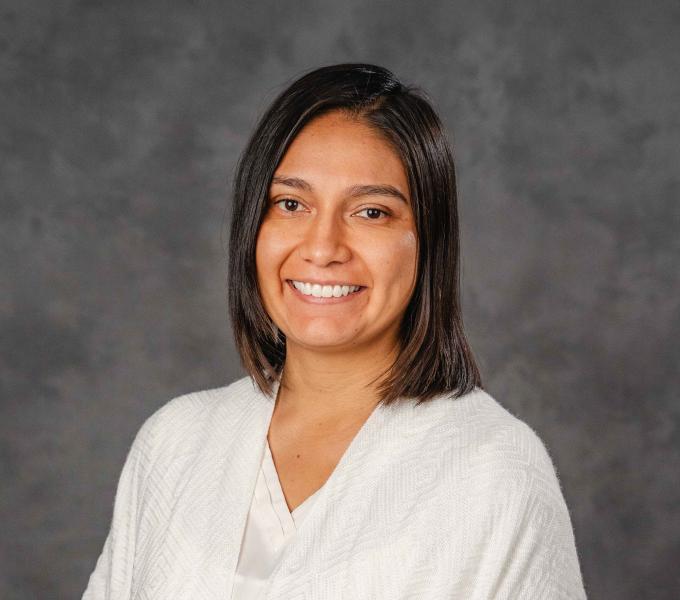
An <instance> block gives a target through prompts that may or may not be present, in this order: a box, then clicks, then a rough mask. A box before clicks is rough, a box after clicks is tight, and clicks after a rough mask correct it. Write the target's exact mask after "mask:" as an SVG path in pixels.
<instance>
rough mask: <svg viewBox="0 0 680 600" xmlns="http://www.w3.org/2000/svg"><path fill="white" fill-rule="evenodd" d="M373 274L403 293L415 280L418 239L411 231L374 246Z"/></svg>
mask: <svg viewBox="0 0 680 600" xmlns="http://www.w3.org/2000/svg"><path fill="white" fill-rule="evenodd" d="M375 250H376V254H375V255H374V259H375V261H374V265H375V266H376V273H375V276H376V277H377V278H378V281H379V280H382V281H383V282H384V283H385V284H386V285H388V286H390V287H392V288H396V289H398V290H399V291H402V290H403V292H404V293H406V292H408V291H409V290H410V289H411V287H412V284H413V282H414V280H415V270H416V259H417V256H418V241H417V238H416V235H415V232H413V231H404V232H402V233H401V234H400V235H399V236H398V237H396V238H395V239H394V240H393V243H392V244H389V246H383V247H382V248H379V247H376V248H375Z"/></svg>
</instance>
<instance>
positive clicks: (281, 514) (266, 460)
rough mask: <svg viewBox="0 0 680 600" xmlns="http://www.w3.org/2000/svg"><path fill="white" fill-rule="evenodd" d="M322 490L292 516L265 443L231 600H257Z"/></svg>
mask: <svg viewBox="0 0 680 600" xmlns="http://www.w3.org/2000/svg"><path fill="white" fill-rule="evenodd" d="M320 490H321V488H319V489H318V490H317V491H316V492H314V493H313V494H312V495H311V496H309V497H308V498H307V499H306V500H305V501H304V502H303V503H302V504H300V505H299V506H298V507H297V508H296V509H295V510H293V512H292V513H291V512H290V511H289V510H288V504H287V503H286V498H285V496H284V494H283V488H282V487H281V482H280V480H279V475H278V473H277V472H276V466H275V465H274V459H273V457H272V453H271V448H270V447H269V442H268V441H267V442H266V443H265V448H264V453H263V457H262V462H261V464H260V471H259V474H258V476H257V483H256V484H255V492H254V494H253V499H252V501H251V504H250V511H249V513H248V517H247V520H246V528H245V532H244V534H243V540H242V542H241V551H240V554H239V559H238V565H237V567H236V574H235V577H234V587H233V588H232V595H231V600H256V599H257V598H259V597H260V594H261V593H262V590H264V588H265V586H266V584H267V580H268V578H269V575H270V574H271V573H272V571H273V570H274V568H275V567H276V565H277V563H278V561H279V558H280V556H281V552H282V551H283V549H284V548H285V546H286V545H287V544H288V543H289V542H290V540H291V539H292V538H293V536H294V535H295V532H296V531H297V529H298V528H299V527H300V525H301V524H302V521H303V519H304V518H305V516H306V515H307V513H308V512H309V510H310V508H311V507H312V505H313V504H314V500H315V499H316V497H317V495H318V494H319V492H320Z"/></svg>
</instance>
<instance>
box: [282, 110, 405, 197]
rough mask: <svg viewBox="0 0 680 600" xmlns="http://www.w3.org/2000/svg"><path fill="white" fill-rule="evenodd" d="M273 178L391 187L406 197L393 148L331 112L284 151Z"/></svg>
mask: <svg viewBox="0 0 680 600" xmlns="http://www.w3.org/2000/svg"><path fill="white" fill-rule="evenodd" d="M275 174H276V175H285V176H289V177H292V176H295V177H301V178H304V179H315V180H317V183H320V182H321V181H323V182H325V183H328V184H330V183H332V182H335V181H337V182H338V183H343V182H344V183H347V182H350V181H351V182H352V183H356V182H357V181H358V180H361V183H365V184H368V183H382V184H391V185H395V186H396V187H398V189H400V190H401V191H402V192H403V193H404V194H405V195H406V194H408V179H407V175H406V170H405V168H404V165H403V162H402V160H401V158H400V156H399V154H398V153H397V152H396V150H395V149H394V148H393V146H392V145H391V144H390V143H389V142H388V141H387V140H386V139H385V138H384V137H382V135H381V134H380V133H379V132H377V131H376V130H375V129H373V128H372V127H370V126H368V125H367V124H366V123H364V122H362V121H361V120H359V119H356V118H353V117H350V116H347V115H345V114H344V113H341V112H339V111H335V112H332V113H329V114H325V115H322V116H320V117H317V118H315V119H313V120H312V121H311V122H309V123H308V124H307V125H306V126H305V127H304V128H303V129H302V130H301V131H300V133H298V135H297V136H296V137H295V139H294V140H293V142H292V143H291V144H290V146H289V147H288V149H287V151H286V153H285V154H284V156H283V159H282V160H281V162H280V164H279V166H278V168H277V169H276V173H275Z"/></svg>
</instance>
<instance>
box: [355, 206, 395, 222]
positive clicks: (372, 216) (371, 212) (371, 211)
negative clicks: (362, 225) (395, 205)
mask: <svg viewBox="0 0 680 600" xmlns="http://www.w3.org/2000/svg"><path fill="white" fill-rule="evenodd" d="M362 212H365V213H366V216H367V218H368V220H369V221H378V220H380V215H381V214H383V215H385V217H389V216H390V214H389V213H388V212H387V211H386V210H382V209H380V208H375V207H374V206H371V207H369V208H363V209H361V210H360V211H359V213H362ZM359 213H357V214H359Z"/></svg>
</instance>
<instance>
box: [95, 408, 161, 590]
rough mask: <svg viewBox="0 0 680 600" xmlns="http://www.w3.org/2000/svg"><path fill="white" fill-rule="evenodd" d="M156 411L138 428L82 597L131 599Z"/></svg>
mask: <svg viewBox="0 0 680 600" xmlns="http://www.w3.org/2000/svg"><path fill="white" fill-rule="evenodd" d="M155 422H156V415H152V416H151V417H149V418H148V419H147V420H146V422H145V423H144V424H143V425H142V427H141V428H140V429H139V431H138V432H137V435H136V436H135V439H134V441H133V443H132V446H131V447H130V450H129V451H128V454H127V457H126V459H125V463H124V465H123V469H122V471H121V474H120V476H119V479H118V485H117V488H116V495H115V501H114V506H113V517H112V519H111V525H110V528H109V531H108V534H107V536H106V540H105V542H104V547H103V549H102V552H101V554H100V555H99V558H98V559H97V563H96V565H95V568H94V571H93V572H92V574H91V575H90V578H89V581H88V584H87V588H86V589H85V592H84V594H83V597H82V600H128V599H129V598H130V597H131V587H132V574H133V566H134V558H135V547H136V542H137V539H136V538H137V524H138V522H139V520H138V516H139V508H140V500H141V499H142V498H143V494H144V489H145V484H146V483H147V476H148V468H149V465H150V463H151V451H152V447H153V439H154V435H155V433H154V429H155V427H154V425H155Z"/></svg>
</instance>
